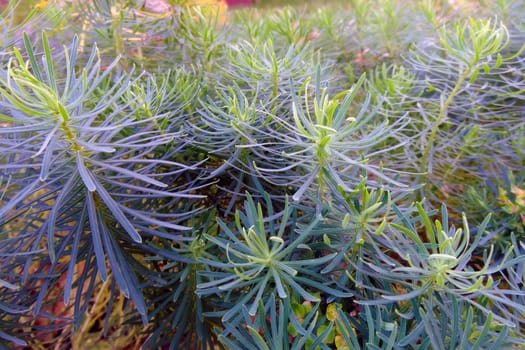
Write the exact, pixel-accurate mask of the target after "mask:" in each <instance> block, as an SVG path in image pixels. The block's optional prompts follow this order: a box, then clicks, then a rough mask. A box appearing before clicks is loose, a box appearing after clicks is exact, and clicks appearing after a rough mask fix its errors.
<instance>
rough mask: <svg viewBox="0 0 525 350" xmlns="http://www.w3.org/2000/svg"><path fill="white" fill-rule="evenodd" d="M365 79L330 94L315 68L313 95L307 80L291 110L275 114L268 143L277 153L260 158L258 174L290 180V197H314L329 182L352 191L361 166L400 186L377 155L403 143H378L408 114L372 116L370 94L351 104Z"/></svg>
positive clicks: (273, 179)
mask: <svg viewBox="0 0 525 350" xmlns="http://www.w3.org/2000/svg"><path fill="white" fill-rule="evenodd" d="M364 80H365V76H364V75H363V76H361V78H360V79H359V80H358V82H357V83H356V84H355V85H354V86H353V87H352V89H350V90H348V91H343V92H341V93H339V94H338V95H336V96H335V97H333V98H330V97H329V95H328V93H327V90H326V88H322V87H321V78H320V71H319V70H318V71H317V75H316V78H315V85H314V90H313V92H314V93H313V97H312V96H311V94H310V93H309V91H308V85H306V88H305V91H304V95H303V96H302V97H303V99H302V100H299V99H298V97H297V96H295V95H294V96H293V104H292V113H291V114H292V115H289V114H288V115H286V114H285V115H283V116H280V115H279V116H275V118H276V125H278V128H274V129H273V130H272V133H273V134H272V137H273V138H274V139H275V140H276V141H275V142H274V144H271V147H272V148H273V149H272V151H273V153H274V154H280V157H272V158H268V159H262V158H261V159H259V163H256V164H255V165H256V167H257V170H258V172H259V173H260V174H261V176H262V177H263V178H264V179H265V180H266V181H267V182H269V183H272V184H276V185H283V184H286V185H288V186H291V187H292V188H293V191H295V193H294V194H293V200H294V201H299V200H301V199H305V198H308V199H312V200H314V201H316V200H317V203H321V202H323V200H324V199H322V198H323V197H324V196H325V194H327V193H329V191H330V190H329V188H328V187H329V184H332V185H333V186H341V187H342V188H343V189H344V190H345V191H348V192H351V191H352V187H353V186H356V185H357V184H358V183H359V181H360V175H361V174H362V173H363V172H364V173H365V174H366V173H368V174H370V175H373V176H376V177H378V178H380V179H381V181H383V182H384V183H387V184H388V185H390V186H399V187H403V186H404V185H403V184H402V183H401V182H399V181H397V180H396V179H395V178H394V177H392V176H388V175H385V173H386V172H387V171H388V169H384V170H385V173H384V172H383V169H382V166H381V164H380V161H379V160H377V159H378V158H379V157H380V155H381V154H384V153H385V152H388V151H390V150H392V149H395V148H397V147H400V146H401V145H402V143H398V144H393V145H389V146H388V147H386V148H378V147H377V146H378V145H380V144H381V143H382V142H384V141H385V140H386V139H387V138H389V137H391V136H392V135H394V134H395V133H396V132H397V131H398V130H399V129H400V128H403V125H404V123H405V122H406V120H404V119H403V118H400V119H399V120H398V121H396V122H394V123H392V124H391V125H389V124H388V121H386V120H384V121H377V120H375V119H374V117H375V113H374V112H375V111H373V110H369V108H368V106H369V101H370V96H367V97H365V100H364V102H362V104H359V105H358V104H357V103H355V104H353V102H354V100H355V99H356V97H357V96H358V93H359V90H360V87H361V85H362V84H363V82H364ZM310 98H312V100H310ZM356 105H357V106H356ZM265 147H266V146H262V147H261V148H265ZM277 147H278V148H277ZM267 148H270V147H267ZM374 160H375V162H374ZM371 184H372V183H371ZM372 185H373V184H372Z"/></svg>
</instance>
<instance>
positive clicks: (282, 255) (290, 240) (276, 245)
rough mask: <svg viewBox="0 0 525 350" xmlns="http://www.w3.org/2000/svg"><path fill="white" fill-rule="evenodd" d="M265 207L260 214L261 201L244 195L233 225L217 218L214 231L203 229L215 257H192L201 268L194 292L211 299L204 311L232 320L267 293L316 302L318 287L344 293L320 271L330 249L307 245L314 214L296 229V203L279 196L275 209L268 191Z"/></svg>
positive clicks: (330, 292)
mask: <svg viewBox="0 0 525 350" xmlns="http://www.w3.org/2000/svg"><path fill="white" fill-rule="evenodd" d="M266 210H267V215H266V216H265V215H264V214H263V209H262V205H261V203H258V204H257V205H256V204H255V202H254V201H253V199H252V198H251V196H249V195H248V197H247V200H246V201H245V203H244V210H243V211H240V210H238V211H236V213H235V228H231V227H229V226H228V225H227V224H226V223H224V222H223V221H220V220H219V221H218V224H219V228H220V230H219V233H218V234H217V235H216V236H211V235H205V238H206V239H207V240H209V241H210V242H212V243H213V244H214V245H215V246H216V247H217V254H216V255H215V256H216V258H215V259H204V258H201V259H198V261H199V262H201V263H203V264H204V265H205V267H206V269H205V270H203V271H200V276H201V279H202V281H203V282H202V283H200V284H199V285H198V286H197V294H198V295H200V296H201V297H206V298H212V297H214V298H216V299H217V300H216V301H215V303H216V304H217V311H216V312H215V313H213V314H210V316H212V315H213V316H221V317H222V321H223V322H228V321H229V322H232V323H233V324H236V323H238V322H241V320H242V309H243V308H244V307H246V308H247V312H248V314H250V315H252V316H253V315H255V314H256V313H257V310H258V308H259V302H260V301H262V303H263V304H267V302H268V300H269V299H268V298H270V296H271V294H272V293H276V294H277V296H279V298H280V299H281V300H283V302H284V303H291V302H292V301H293V300H308V301H313V302H318V301H320V300H321V298H320V297H319V296H318V293H323V294H324V295H325V297H324V298H337V297H349V296H350V295H351V294H350V293H348V292H346V291H344V290H341V289H340V288H338V286H337V285H336V283H335V282H334V281H333V280H331V278H330V276H329V275H328V274H324V275H323V274H321V273H320V270H321V269H322V267H323V266H324V265H325V264H326V263H327V262H329V261H330V260H331V259H332V258H333V256H334V254H328V255H325V254H323V251H311V250H310V249H309V248H308V245H307V243H308V240H309V239H310V238H311V235H312V232H313V231H314V229H315V226H316V225H317V221H318V220H317V219H314V220H313V221H312V222H311V223H309V224H308V225H307V226H305V227H301V228H300V229H299V227H298V226H297V214H296V209H295V208H294V207H289V205H288V203H287V202H285V205H284V208H283V211H282V212H277V213H275V212H274V211H273V206H272V204H271V202H269V198H268V197H266Z"/></svg>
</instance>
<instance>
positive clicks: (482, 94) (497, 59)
mask: <svg viewBox="0 0 525 350" xmlns="http://www.w3.org/2000/svg"><path fill="white" fill-rule="evenodd" d="M512 42H513V38H512V37H510V36H509V32H508V30H507V28H506V27H505V26H504V25H503V24H501V23H499V22H497V21H495V20H492V19H470V20H469V21H464V22H458V23H451V24H449V25H445V26H442V27H441V28H440V30H439V31H438V38H437V39H436V42H433V41H429V42H427V43H425V44H424V45H423V46H424V47H421V48H420V49H416V50H413V51H412V53H411V56H409V57H408V60H407V61H406V62H404V64H406V65H408V67H409V69H410V70H411V71H412V72H415V73H416V75H417V80H416V91H419V92H421V91H423V94H422V95H420V97H418V98H417V100H416V105H415V106H413V107H411V108H409V111H411V112H412V113H419V115H420V123H417V121H416V122H415V125H419V127H420V128H421V129H420V130H421V136H420V140H421V141H420V142H413V143H411V145H413V146H414V147H412V148H411V151H410V152H406V154H407V155H408V156H409V157H408V159H407V161H409V162H411V163H412V164H419V170H418V171H419V172H422V173H423V172H424V173H426V175H424V176H422V177H421V179H420V181H421V182H423V183H424V188H423V194H422V196H424V197H428V198H431V199H436V197H440V199H447V198H448V197H450V196H452V194H453V193H454V194H457V195H461V185H460V184H464V183H465V182H467V183H470V182H472V183H475V182H476V181H479V179H480V178H482V176H483V175H482V174H483V172H484V171H485V172H494V169H493V168H492V164H495V163H497V164H505V165H506V166H508V167H513V164H516V161H517V162H518V164H521V163H522V162H523V159H522V158H523V157H522V155H520V151H519V149H517V148H516V147H515V146H514V145H513V144H514V140H516V138H520V137H521V135H520V133H514V132H512V134H511V133H509V130H519V129H520V128H522V127H523V125H522V121H521V120H520V118H518V115H520V113H522V111H521V109H522V107H521V104H520V103H519V100H518V99H519V98H516V96H517V95H519V93H517V91H521V90H522V89H523V87H521V88H519V87H517V83H516V82H514V83H512V84H508V83H506V82H505V81H506V80H511V81H512V80H515V79H516V78H517V77H516V72H517V71H516V69H517V67H520V66H522V63H521V61H522V58H521V56H520V55H521V52H522V49H518V50H517V51H512V50H511V51H510V52H509V50H508V47H510V44H511V43H512ZM518 75H519V73H518ZM513 77H514V78H513ZM521 81H522V79H521ZM414 115H416V114H414ZM486 145H490V146H489V147H486ZM495 159H496V160H497V161H495ZM408 166H410V165H409V164H407V167H408ZM495 176H496V177H497V175H495ZM435 193H437V196H436V195H435Z"/></svg>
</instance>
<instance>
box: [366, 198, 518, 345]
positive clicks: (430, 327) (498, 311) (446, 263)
mask: <svg viewBox="0 0 525 350" xmlns="http://www.w3.org/2000/svg"><path fill="white" fill-rule="evenodd" d="M416 207H417V209H418V215H417V216H416V217H409V216H404V215H402V214H401V213H400V212H399V215H400V216H399V218H400V219H401V224H397V223H391V224H389V225H388V227H389V229H387V230H386V231H385V234H384V235H382V236H381V238H380V239H378V240H377V242H378V243H377V245H376V246H375V250H374V252H375V254H373V255H368V256H365V257H364V261H363V263H362V264H359V265H356V266H357V268H358V269H359V270H360V273H362V274H363V275H365V276H367V278H365V279H363V280H362V281H363V282H364V284H363V285H362V286H363V287H364V288H365V289H368V290H369V291H370V293H366V294H365V295H366V296H365V295H363V297H362V298H360V299H361V300H359V301H358V303H360V304H364V305H381V304H388V303H397V304H398V305H400V306H401V307H403V308H404V309H405V310H404V311H403V313H404V314H406V315H407V317H409V318H412V317H416V319H417V318H418V317H421V318H422V319H424V322H425V325H424V327H425V331H426V332H427V335H428V336H429V337H430V338H431V343H432V346H434V347H436V348H443V346H442V343H441V342H442V339H440V337H434V335H433V334H437V333H436V332H445V329H446V328H447V327H457V324H459V323H460V317H466V316H465V315H469V314H470V313H473V314H472V315H470V316H468V317H474V316H473V315H476V320H477V321H476V322H475V323H476V324H478V325H484V326H483V328H485V327H486V328H487V329H486V330H485V332H488V331H489V330H490V331H491V332H492V333H491V337H492V336H494V337H495V338H494V339H492V340H493V341H495V342H497V343H498V344H501V343H500V342H505V343H506V344H507V343H520V339H521V337H522V335H521V330H520V329H519V327H520V326H519V325H520V324H521V323H522V317H521V316H517V315H519V314H521V315H522V314H523V312H524V311H525V308H524V307H523V305H520V304H518V303H516V301H515V297H516V296H523V294H524V293H523V291H520V290H519V289H518V290H515V289H509V288H507V287H506V284H505V283H500V280H501V277H500V275H501V274H502V273H503V272H504V270H505V269H506V268H507V267H509V266H518V265H520V264H523V260H524V259H525V257H523V256H515V257H513V256H512V250H510V249H508V250H507V253H506V254H505V256H504V257H503V259H500V260H496V261H493V258H492V257H493V256H492V254H493V248H492V247H491V248H490V249H488V250H487V249H486V248H485V247H481V246H480V242H481V240H482V237H483V234H484V232H485V228H486V226H487V224H488V222H489V217H487V218H486V219H485V220H484V221H483V223H481V225H480V227H479V228H478V229H477V234H476V236H475V237H473V239H472V240H471V235H470V228H469V226H468V223H467V220H466V218H465V217H463V227H462V228H458V229H456V228H455V227H454V226H449V223H448V214H447V211H446V208H445V207H444V206H443V207H442V210H441V220H436V221H435V223H434V224H433V223H432V222H431V221H430V218H429V216H428V214H427V213H426V212H425V210H424V209H423V206H422V204H420V203H417V204H416ZM416 223H417V224H421V225H422V226H423V227H424V232H421V231H420V230H417V229H416ZM422 237H426V241H424V240H423V238H422ZM474 252H476V254H477V255H479V254H481V261H482V263H481V266H479V265H477V264H476V258H475V256H477V255H474ZM374 281H375V282H377V283H374ZM379 285H381V287H379ZM374 295H375V297H373V296H374ZM420 305H421V306H420ZM456 307H457V308H458V309H457V310H456V309H454V308H456ZM470 308H472V309H471V310H470ZM469 310H470V311H469ZM419 312H420V313H421V315H418V313H419ZM434 312H435V313H436V316H430V315H432V314H433V313H434ZM424 314H426V315H424ZM438 315H442V316H438ZM445 315H455V316H454V317H450V316H445ZM427 317H428V318H431V319H432V318H434V319H437V320H439V319H440V317H441V318H442V319H443V321H439V322H442V323H441V324H439V322H435V323H433V321H432V320H430V319H427ZM469 322H472V320H470V321H469ZM469 322H467V324H471V325H473V324H474V323H469ZM480 322H481V323H480ZM464 326H465V324H464ZM436 327H437V328H436ZM473 327H476V326H473ZM507 328H508V329H507ZM436 329H438V330H439V331H438V330H436ZM510 329H512V332H510V331H509V330H510ZM500 331H501V332H504V333H505V334H503V335H501V334H499V332H500ZM430 332H433V333H430ZM500 338H501V339H500ZM478 345H479V344H478ZM451 346H456V345H455V344H452V345H451Z"/></svg>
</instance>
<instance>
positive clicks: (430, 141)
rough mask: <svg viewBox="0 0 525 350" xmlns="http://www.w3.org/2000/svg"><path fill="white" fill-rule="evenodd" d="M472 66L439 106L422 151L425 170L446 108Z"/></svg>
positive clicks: (461, 76)
mask: <svg viewBox="0 0 525 350" xmlns="http://www.w3.org/2000/svg"><path fill="white" fill-rule="evenodd" d="M472 66H473V65H472V64H469V65H468V66H467V68H466V69H465V70H464V71H463V73H462V74H461V75H460V77H459V79H458V81H457V82H456V85H455V86H454V88H453V89H452V91H451V92H450V94H449V95H448V97H447V99H446V100H445V102H444V103H443V104H442V106H441V108H440V110H439V115H438V117H437V120H436V122H435V123H434V125H433V126H432V129H431V130H430V135H429V137H428V139H427V143H426V147H425V149H424V151H423V155H422V157H421V165H422V167H426V168H427V170H428V164H429V163H428V162H429V158H430V150H431V149H432V147H433V146H434V142H435V140H436V137H437V133H438V131H439V128H440V126H441V125H442V124H443V123H444V122H445V121H446V118H447V111H448V108H449V106H450V104H451V103H452V101H453V100H454V98H455V97H456V96H457V95H458V93H459V90H460V89H461V86H462V85H463V83H464V82H465V80H466V79H467V78H468V76H469V75H470V73H471V71H472ZM423 172H425V171H423ZM425 173H426V175H425V178H426V179H428V172H425ZM425 189H428V182H427V183H426V184H425Z"/></svg>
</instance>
